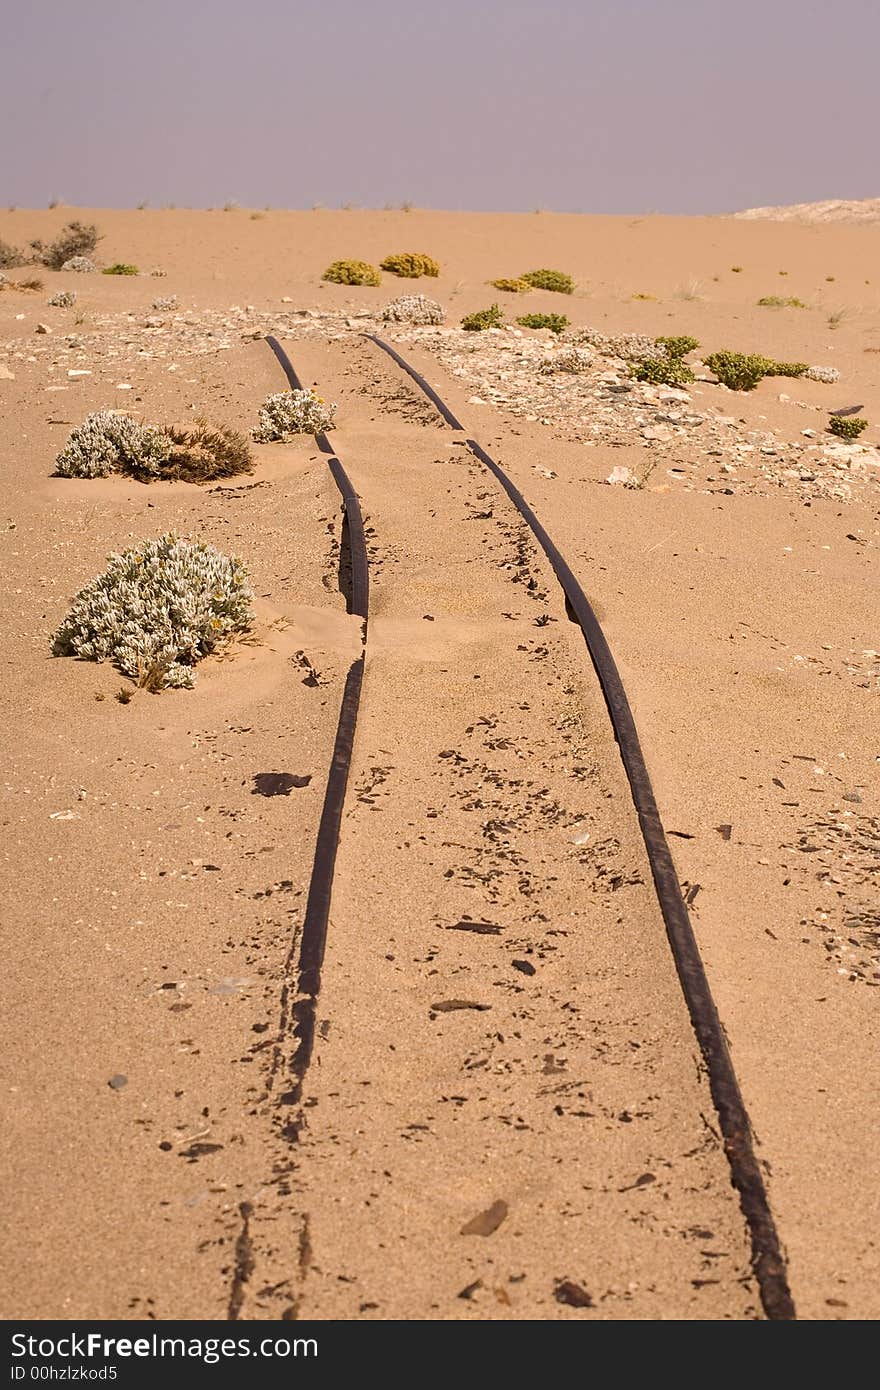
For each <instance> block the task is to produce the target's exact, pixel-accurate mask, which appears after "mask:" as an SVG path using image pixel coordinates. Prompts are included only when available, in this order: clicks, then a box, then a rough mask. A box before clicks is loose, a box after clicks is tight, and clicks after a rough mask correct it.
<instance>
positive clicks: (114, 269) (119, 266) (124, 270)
mask: <svg viewBox="0 0 880 1390" xmlns="http://www.w3.org/2000/svg"><path fill="white" fill-rule="evenodd" d="M101 274H102V275H140V271H139V270H138V268H137V266H136V265H126V263H125V261H114V263H113V265H108V266H107V269H106V270H102V271H101Z"/></svg>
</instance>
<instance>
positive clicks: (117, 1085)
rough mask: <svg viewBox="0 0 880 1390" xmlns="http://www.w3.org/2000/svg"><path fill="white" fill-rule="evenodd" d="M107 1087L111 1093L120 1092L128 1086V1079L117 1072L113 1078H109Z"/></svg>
mask: <svg viewBox="0 0 880 1390" xmlns="http://www.w3.org/2000/svg"><path fill="white" fill-rule="evenodd" d="M107 1085H108V1086H109V1087H110V1089H111V1091H121V1090H122V1088H123V1086H127V1085H128V1077H127V1076H123V1075H122V1072H117V1073H116V1075H115V1076H111V1078H110V1080H109V1081H108V1082H107Z"/></svg>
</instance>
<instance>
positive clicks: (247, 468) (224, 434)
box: [153, 420, 254, 483]
mask: <svg viewBox="0 0 880 1390" xmlns="http://www.w3.org/2000/svg"><path fill="white" fill-rule="evenodd" d="M162 434H163V435H164V436H165V439H166V440H167V441H168V457H167V459H165V460H164V461H163V462H162V463H161V464H160V465H159V476H160V477H162V478H167V479H168V480H169V481H170V480H172V479H180V480H182V481H184V482H189V483H208V482H212V481H213V480H214V479H215V478H231V477H234V476H235V475H236V474H239V473H251V472H253V467H254V461H253V457H252V455H251V451H250V445H249V444H248V442H247V440H246V439H245V437H244V435H243V434H239V432H238V431H237V430H233V429H230V428H229V426H228V425H209V424H208V421H207V420H196V421H195V423H194V424H192V425H189V426H187V427H186V428H182V427H180V426H177V425H164V426H163V427H162ZM153 476H155V475H153Z"/></svg>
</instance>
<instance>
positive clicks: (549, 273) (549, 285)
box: [519, 270, 574, 294]
mask: <svg viewBox="0 0 880 1390" xmlns="http://www.w3.org/2000/svg"><path fill="white" fill-rule="evenodd" d="M519 278H520V279H521V280H525V282H526V284H527V285H531V287H532V289H533V290H552V291H553V292H554V293H555V294H574V281H573V280H572V278H571V276H570V275H566V274H565V271H563V270H528V271H526V273H525V274H524V275H521V276H520V277H519Z"/></svg>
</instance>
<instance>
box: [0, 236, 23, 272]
mask: <svg viewBox="0 0 880 1390" xmlns="http://www.w3.org/2000/svg"><path fill="white" fill-rule="evenodd" d="M20 265H27V256H26V255H25V254H24V252H23V251H22V250H20V248H19V247H18V246H10V244H9V242H8V241H0V270H17V269H18V267H19V266H20Z"/></svg>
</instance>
